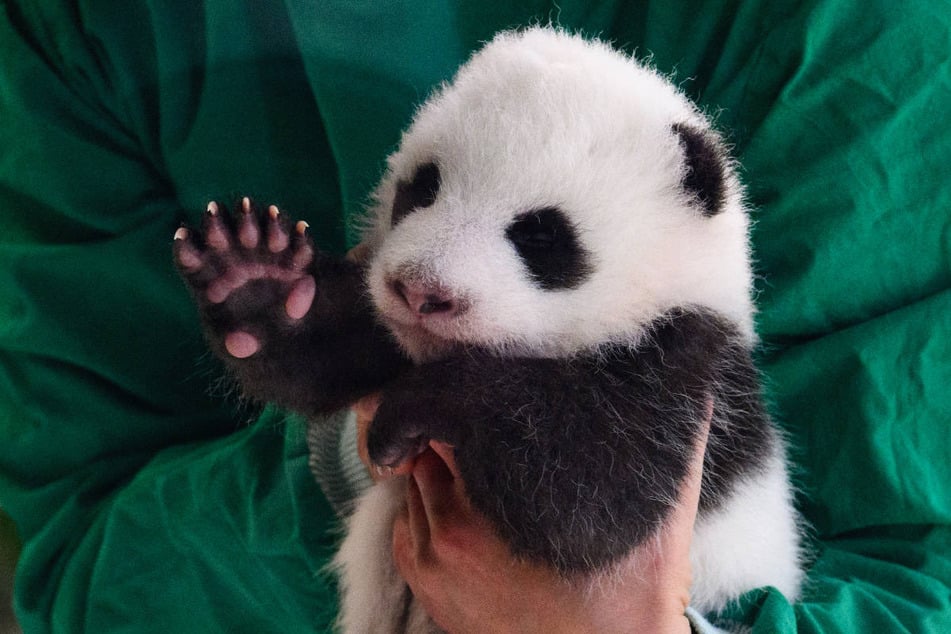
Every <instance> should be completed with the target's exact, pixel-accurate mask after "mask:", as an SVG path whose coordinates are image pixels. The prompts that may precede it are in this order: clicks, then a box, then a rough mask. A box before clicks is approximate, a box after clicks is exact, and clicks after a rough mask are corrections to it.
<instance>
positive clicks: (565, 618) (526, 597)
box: [355, 398, 712, 634]
mask: <svg viewBox="0 0 951 634" xmlns="http://www.w3.org/2000/svg"><path fill="white" fill-rule="evenodd" d="M377 402H378V401H377V400H376V399H375V398H368V399H364V400H363V401H361V403H360V404H358V406H356V407H355V409H356V411H357V415H358V416H357V418H358V424H359V425H360V429H361V436H360V437H361V444H362V445H365V438H366V429H367V428H368V427H369V423H370V422H371V420H372V416H373V412H374V411H375V406H376V404H377ZM708 411H709V412H710V413H711V414H712V407H710V408H708ZM709 419H710V416H709V415H708V417H707V421H706V425H705V431H704V434H703V437H702V438H701V441H700V442H699V443H698V447H697V450H696V454H695V458H694V461H693V463H692V466H691V470H690V472H689V475H688V477H687V479H686V481H685V482H684V486H683V489H682V493H681V499H680V503H679V504H678V507H677V509H676V510H675V511H674V512H673V514H672V515H671V517H670V518H669V519H668V522H667V524H666V526H665V529H664V530H662V531H661V532H660V533H659V534H658V536H657V537H656V538H655V539H652V540H650V541H649V542H647V543H645V544H644V545H642V546H641V547H640V548H638V549H637V550H636V551H635V552H634V553H633V554H632V555H630V556H629V557H628V559H627V560H626V561H624V562H622V563H621V564H620V565H619V567H618V571H617V573H616V574H614V575H612V576H610V577H609V578H606V579H603V580H600V581H599V582H597V583H595V584H591V583H585V582H572V583H569V582H567V581H565V580H563V579H561V578H560V577H559V576H558V575H557V574H556V573H555V572H554V571H552V570H550V569H548V568H546V567H543V566H538V565H534V564H530V563H527V562H523V561H519V560H517V559H515V558H514V557H513V556H512V554H511V552H510V550H509V548H508V546H507V545H506V544H505V543H504V542H503V541H501V540H500V539H499V538H498V537H497V535H496V534H495V532H494V531H493V529H492V527H491V525H489V523H488V521H487V520H486V519H485V518H484V517H483V516H482V515H481V514H479V513H478V512H477V511H475V510H474V509H472V508H471V506H470V504H469V502H468V497H467V496H466V493H465V485H464V483H463V481H462V480H461V478H459V476H458V471H457V469H456V466H455V460H454V458H453V450H452V447H450V446H448V445H445V444H443V443H438V442H431V443H430V447H429V449H427V450H426V451H425V452H423V453H422V454H420V455H419V456H418V457H416V458H415V459H414V460H412V461H410V462H407V463H405V464H403V465H400V466H399V467H398V468H397V469H396V470H395V473H408V474H409V476H410V477H409V478H408V479H407V494H406V495H407V505H406V509H405V511H404V512H403V513H402V514H401V515H400V516H398V517H397V519H396V522H395V524H394V527H393V554H394V557H395V561H396V565H397V568H398V569H399V571H400V574H401V575H402V576H403V578H404V579H405V580H406V582H407V583H408V584H409V586H410V588H411V589H412V591H413V594H414V595H415V597H416V598H417V599H418V600H419V601H420V602H421V603H422V605H423V607H424V608H425V609H426V611H427V613H428V614H429V615H430V616H431V617H432V618H433V620H434V621H436V623H437V624H439V626H440V627H442V628H443V629H445V630H447V631H448V632H452V633H460V634H461V633H466V632H487V631H490V632H535V631H537V632H589V631H590V632H659V633H663V632H689V631H690V625H689V623H688V621H687V619H686V617H685V616H684V610H685V608H686V607H687V605H688V603H689V597H690V595H689V592H690V583H691V571H690V560H689V549H690V542H691V538H692V535H693V525H694V520H695V519H696V514H697V504H698V502H699V498H700V479H701V475H702V467H703V454H704V450H705V448H706V437H707V433H708V432H709ZM361 452H362V453H361V455H362V456H363V458H364V460H366V451H365V449H362V450H361ZM379 475H380V474H377V476H379ZM387 475H389V474H387Z"/></svg>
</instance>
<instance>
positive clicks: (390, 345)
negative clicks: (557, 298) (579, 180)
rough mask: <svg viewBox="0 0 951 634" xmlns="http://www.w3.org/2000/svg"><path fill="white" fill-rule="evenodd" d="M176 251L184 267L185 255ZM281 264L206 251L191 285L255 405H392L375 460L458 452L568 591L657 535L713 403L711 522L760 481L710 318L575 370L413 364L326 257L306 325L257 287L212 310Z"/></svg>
mask: <svg viewBox="0 0 951 634" xmlns="http://www.w3.org/2000/svg"><path fill="white" fill-rule="evenodd" d="M537 213H539V214H541V212H537ZM219 219H223V217H221V216H219ZM206 222H207V221H206ZM530 222H536V220H535V219H534V218H533V219H531V220H530ZM556 224H557V223H556ZM285 229H287V227H285ZM294 239H295V240H307V238H304V237H301V236H295V238H294ZM232 242H236V239H235V238H234V236H232ZM176 243H177V245H176V250H177V251H178V252H179V253H180V250H181V249H182V248H183V247H182V244H183V243H184V241H182V240H177V241H176ZM306 245H307V246H309V247H310V248H312V245H310V243H309V241H307V243H306ZM287 257H288V256H287V255H283V254H272V253H270V252H269V251H268V250H267V248H266V247H264V246H263V241H262V246H261V247H258V248H257V249H250V250H249V249H243V247H236V248H234V249H231V250H227V251H224V252H212V250H207V251H205V261H204V262H205V265H204V266H203V268H202V269H201V270H198V271H186V270H183V271H182V272H183V275H184V277H185V279H186V281H187V282H188V283H189V286H190V287H191V289H192V290H193V292H194V295H195V298H196V300H197V302H198V306H199V310H200V312H201V315H202V320H203V322H204V324H205V328H206V332H207V334H208V338H209V341H210V343H211V347H212V349H213V350H214V351H215V352H216V353H217V354H218V355H219V356H220V357H221V358H222V359H223V360H224V361H225V363H226V364H227V366H228V368H229V369H230V371H231V372H232V373H233V374H234V375H235V377H236V378H237V379H238V380H239V382H240V383H241V386H242V388H243V389H244V391H245V394H247V395H248V396H250V397H252V398H254V399H258V400H261V401H274V402H276V403H278V404H280V405H282V406H284V407H287V408H289V409H293V410H297V411H300V412H302V413H304V414H308V415H311V416H315V415H317V414H320V413H324V412H329V411H333V410H336V409H338V408H340V407H343V406H346V405H348V404H350V403H352V402H353V401H355V400H356V399H357V398H358V397H360V396H363V395H365V394H368V393H370V392H373V391H377V390H382V402H381V405H380V409H379V411H378V413H377V416H376V419H375V420H374V422H373V424H372V426H371V428H370V433H369V439H368V444H369V451H370V455H371V457H372V458H373V459H374V461H376V462H377V463H380V464H395V463H397V462H399V461H400V460H401V459H402V458H405V457H406V456H408V455H410V454H412V453H413V452H416V451H418V450H419V448H420V447H421V446H422V445H423V444H424V443H425V442H426V441H427V440H429V439H437V440H443V441H446V442H449V443H450V444H452V445H453V446H455V448H456V457H457V462H458V465H459V468H460V470H461V472H462V475H463V478H464V480H465V483H466V489H467V491H468V493H469V495H470V497H471V499H472V502H473V504H474V505H475V507H476V508H478V509H479V510H480V511H481V512H482V513H484V514H485V515H486V516H487V517H488V518H489V519H490V520H491V521H492V522H493V523H494V525H495V526H496V528H497V530H498V532H499V534H500V535H501V536H502V537H503V538H504V539H505V540H507V542H508V543H509V544H510V545H511V547H512V549H513V551H514V552H515V553H516V554H517V555H519V556H521V557H525V558H527V559H530V560H534V561H538V562H544V563H547V564H549V565H552V566H554V567H555V568H556V569H558V570H559V571H561V572H562V573H564V574H566V575H571V574H574V573H584V572H590V571H595V570H598V569H601V568H603V567H604V566H606V565H609V564H610V563H612V562H614V561H616V560H617V559H618V558H620V557H623V556H624V555H626V554H627V553H629V552H630V550H631V549H632V548H633V547H635V546H636V545H638V544H640V543H641V542H642V541H643V540H644V539H645V538H647V537H648V536H650V535H651V534H653V533H654V532H655V531H656V529H657V527H658V526H659V525H660V524H661V523H662V522H663V521H664V519H665V518H666V516H667V514H668V513H669V511H670V509H671V505H672V503H673V501H674V500H675V499H676V497H677V492H678V488H679V484H680V483H681V481H682V480H683V477H684V475H685V473H686V468H687V465H688V463H689V460H690V457H691V454H692V449H693V447H694V446H695V442H696V437H697V433H698V430H699V428H700V422H701V420H702V417H703V415H704V413H705V411H706V407H707V403H708V402H712V403H713V408H714V417H713V423H712V426H711V432H710V440H709V443H708V447H707V453H706V459H705V465H704V480H703V489H702V493H701V504H700V510H701V512H706V511H708V510H710V509H712V508H713V507H715V506H716V504H717V502H718V501H719V500H721V499H722V498H723V497H724V496H725V495H726V494H727V493H728V492H729V491H730V490H731V488H732V487H733V485H734V484H735V483H736V481H737V479H738V478H740V477H741V476H742V475H743V474H745V473H750V472H751V471H754V470H756V469H758V468H759V467H760V466H761V465H762V460H763V459H764V458H765V455H766V452H765V451H764V448H768V447H769V446H772V443H773V442H774V439H773V438H772V434H773V432H772V428H771V427H770V425H769V422H768V420H767V416H766V413H765V411H764V409H763V406H762V403H761V400H760V395H759V387H758V386H759V383H758V380H757V374H756V371H755V369H754V368H753V364H752V361H751V358H750V354H749V350H748V349H747V348H746V347H745V346H744V344H743V343H742V341H741V339H740V338H739V336H738V334H737V333H736V331H735V328H733V327H732V326H731V325H730V324H729V322H728V321H726V320H724V319H721V318H719V317H718V316H716V315H714V314H712V313H710V312H704V311H702V310H692V309H688V308H683V309H678V310H674V311H671V312H669V313H668V314H666V315H663V316H661V317H660V318H658V319H657V320H656V321H655V322H654V323H652V324H651V325H650V327H649V328H648V331H649V333H648V335H647V336H645V338H644V340H643V341H642V342H641V343H640V344H639V345H638V346H636V347H629V346H622V345H605V346H603V347H601V348H598V349H596V350H592V351H590V352H588V353H586V354H579V355H577V356H574V357H572V358H565V359H541V358H502V357H499V356H498V355H496V354H494V353H492V352H491V351H486V350H481V349H478V348H467V349H464V350H460V351H458V352H457V353H456V354H454V355H453V356H452V357H451V358H447V359H444V360H441V361H437V362H433V363H429V364H425V365H422V366H412V365H410V364H409V363H408V362H407V361H406V359H405V358H404V357H403V356H402V355H401V354H400V352H399V350H398V349H397V347H396V344H395V343H394V341H393V340H392V338H391V337H390V335H389V333H388V332H387V331H386V330H385V329H384V328H383V327H381V326H380V324H379V323H378V322H377V320H376V319H375V317H374V313H373V310H372V307H371V305H370V303H369V299H368V297H367V294H366V292H365V289H364V282H363V277H364V271H363V269H362V268H361V267H359V266H358V265H356V264H353V263H350V262H348V261H344V260H340V259H333V258H330V257H327V256H323V255H321V254H319V253H317V254H316V257H315V259H314V261H313V262H312V263H311V264H310V265H309V267H308V269H307V272H308V273H310V274H312V275H313V276H314V277H315V278H316V280H317V286H318V292H317V295H316V299H315V303H314V305H313V306H312V307H311V309H310V311H309V312H308V313H307V315H306V316H305V317H304V318H303V319H301V320H298V321H293V320H291V319H290V318H288V317H287V315H286V313H285V312H284V300H285V298H286V297H287V293H288V290H289V284H288V283H287V282H277V281H272V280H256V281H252V282H250V283H248V284H247V285H246V286H244V287H243V288H240V289H238V290H236V291H234V292H233V293H232V294H231V295H230V296H229V297H228V299H227V300H226V301H224V302H223V303H220V304H212V303H210V302H208V301H207V299H206V298H205V291H206V289H207V285H208V284H209V283H210V281H211V280H213V279H214V278H215V277H216V276H220V275H222V274H223V273H226V272H227V269H228V267H229V266H233V263H234V262H235V261H238V260H242V259H243V261H248V260H249V259H250V260H253V261H256V262H262V263H267V264H269V265H273V264H274V263H275V262H277V261H278V260H280V259H281V258H287ZM285 264H286V263H285ZM237 329H241V330H245V331H248V332H251V333H252V334H254V335H255V336H256V337H257V338H258V340H259V341H260V342H262V348H261V349H260V350H259V351H258V352H257V353H255V354H254V355H252V356H251V357H249V358H247V359H235V358H233V357H231V356H230V355H229V354H228V353H227V352H226V350H225V348H224V338H225V336H226V335H227V334H228V333H229V332H233V331H235V330H237Z"/></svg>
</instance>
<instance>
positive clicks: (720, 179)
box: [673, 123, 726, 216]
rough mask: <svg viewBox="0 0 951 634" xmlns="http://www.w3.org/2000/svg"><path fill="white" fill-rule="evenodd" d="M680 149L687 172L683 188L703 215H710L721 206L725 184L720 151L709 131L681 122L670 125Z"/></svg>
mask: <svg viewBox="0 0 951 634" xmlns="http://www.w3.org/2000/svg"><path fill="white" fill-rule="evenodd" d="M673 129H674V132H675V133H676V134H677V135H678V136H679V137H680V145H681V146H682V147H683V149H684V154H685V160H686V164H687V172H686V174H685V175H684V179H683V182H682V185H683V188H684V189H685V190H687V191H688V192H689V193H691V194H692V195H693V196H694V197H695V198H696V199H697V202H698V203H699V204H700V208H701V210H702V211H703V215H705V216H714V215H716V214H718V213H719V212H720V211H721V210H722V209H723V203H724V196H725V195H726V185H725V182H724V174H725V173H726V172H725V169H726V166H725V165H724V158H723V157H724V155H725V152H724V150H723V149H722V148H721V147H720V143H719V141H718V140H717V139H716V138H715V137H714V136H713V135H712V133H709V132H704V131H703V130H698V129H697V128H694V127H692V126H689V125H687V124H685V123H677V124H674V126H673Z"/></svg>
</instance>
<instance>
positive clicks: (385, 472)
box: [373, 465, 395, 478]
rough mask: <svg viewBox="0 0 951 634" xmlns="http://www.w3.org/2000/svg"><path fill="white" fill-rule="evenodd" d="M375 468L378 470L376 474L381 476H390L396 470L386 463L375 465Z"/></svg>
mask: <svg viewBox="0 0 951 634" xmlns="http://www.w3.org/2000/svg"><path fill="white" fill-rule="evenodd" d="M373 468H374V470H376V474H377V475H378V476H379V477H381V478H389V477H390V476H392V475H393V473H394V472H395V469H393V467H389V466H385V465H373Z"/></svg>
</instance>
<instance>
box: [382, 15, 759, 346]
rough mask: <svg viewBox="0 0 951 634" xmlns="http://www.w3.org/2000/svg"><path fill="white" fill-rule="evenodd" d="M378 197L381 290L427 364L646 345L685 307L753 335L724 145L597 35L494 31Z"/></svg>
mask: <svg viewBox="0 0 951 634" xmlns="http://www.w3.org/2000/svg"><path fill="white" fill-rule="evenodd" d="M376 202H377V204H376V206H375V208H374V215H373V219H372V220H373V224H372V226H371V227H370V230H369V233H368V235H367V242H368V243H369V245H370V248H371V252H372V253H373V256H372V259H371V262H370V272H369V288H370V292H371V295H372V297H373V300H374V302H375V304H376V306H377V309H378V311H379V313H380V315H381V316H382V318H383V319H384V321H385V322H386V323H387V325H388V326H389V327H390V329H391V330H392V331H393V333H394V334H395V336H396V337H397V339H398V340H399V342H400V343H401V345H402V346H403V347H404V349H405V350H406V351H407V352H408V354H410V356H412V357H413V358H414V360H416V361H418V362H425V361H430V360H434V359H437V358H440V357H442V356H444V355H446V354H448V353H450V352H451V351H452V350H453V349H455V348H457V347H459V346H460V345H479V346H482V347H486V348H489V349H494V350H497V351H498V352H499V353H500V354H505V355H521V356H565V355H570V354H573V353H576V352H580V351H582V350H585V349H589V348H591V347H593V346H595V345H598V344H603V343H607V342H614V343H618V342H621V343H636V342H637V341H638V339H639V337H640V336H641V335H642V334H643V330H644V327H645V325H646V324H647V323H648V322H649V321H650V320H651V319H653V318H656V317H657V316H658V315H660V314H662V313H663V312H665V311H666V310H668V309H670V308H673V307H676V306H686V305H694V306H704V307H708V308H712V309H714V310H717V311H719V312H720V313H722V314H723V315H725V316H726V317H728V318H731V319H732V320H734V321H735V322H736V324H737V326H738V327H739V329H740V331H741V332H742V333H744V334H745V335H746V336H747V337H749V338H752V305H751V303H750V280H751V273H750V266H749V255H748V248H747V218H746V213H745V210H744V208H743V204H742V200H741V198H740V194H739V186H738V184H737V181H736V178H735V176H734V174H733V172H732V166H731V164H730V162H729V161H728V160H727V159H726V158H725V154H724V153H723V151H722V147H721V144H720V143H719V141H718V140H717V137H716V136H715V134H714V133H712V132H711V131H710V126H709V124H708V122H707V121H706V120H705V119H704V118H703V117H702V116H701V115H700V113H699V112H698V111H697V109H696V108H695V107H694V106H693V105H692V104H691V103H690V102H689V101H688V100H687V99H686V98H685V97H684V96H683V95H682V94H681V93H680V92H678V91H677V90H676V89H675V88H674V87H673V86H672V85H671V84H670V83H669V82H668V81H667V80H666V79H664V78H663V77H661V76H660V75H658V74H656V73H655V72H653V71H651V70H649V69H647V68H645V67H643V66H640V65H638V64H637V63H636V62H635V61H633V60H631V59H630V58H628V57H626V56H624V55H622V54H620V53H618V52H616V51H614V50H612V49H610V48H609V47H607V46H606V45H604V44H601V43H598V42H591V41H586V40H582V39H581V38H578V37H575V36H571V35H569V34H566V33H563V32H557V31H553V30H550V29H531V30H528V31H522V32H511V33H503V34H501V35H499V36H497V37H496V38H495V39H494V40H493V41H492V42H490V43H489V44H488V45H487V46H486V47H485V48H483V49H482V50H481V51H480V52H478V53H476V54H475V55H474V56H473V57H472V59H470V61H469V62H468V63H467V64H465V65H464V66H463V67H462V68H461V69H460V71H459V73H458V74H457V76H456V78H455V79H454V81H453V82H452V83H451V84H449V85H447V86H445V87H443V88H442V89H441V90H440V91H439V92H438V93H437V94H435V95H434V96H433V97H431V98H430V99H429V100H428V101H427V102H426V103H425V104H424V105H423V106H422V107H421V108H420V109H419V111H418V112H417V114H416V117H415V119H414V121H413V123H412V125H411V126H410V128H409V129H408V130H407V131H406V133H405V134H404V136H403V138H402V141H401V144H400V147H399V149H398V151H397V152H396V153H395V154H393V155H392V156H391V157H390V158H389V164H388V171H387V175H386V177H385V178H384V180H383V182H382V183H381V185H380V187H379V188H378V190H377V192H376Z"/></svg>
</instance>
